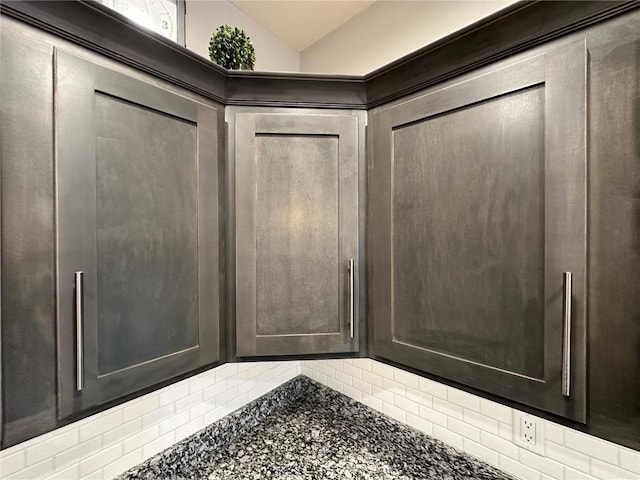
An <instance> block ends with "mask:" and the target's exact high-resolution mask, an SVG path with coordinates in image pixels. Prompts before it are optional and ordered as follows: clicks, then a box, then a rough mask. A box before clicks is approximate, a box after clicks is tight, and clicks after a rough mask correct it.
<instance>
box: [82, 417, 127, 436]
mask: <svg viewBox="0 0 640 480" xmlns="http://www.w3.org/2000/svg"><path fill="white" fill-rule="evenodd" d="M118 425H122V409H117V410H116V411H114V412H109V413H107V414H106V415H101V416H98V418H96V419H95V420H93V421H91V422H86V423H84V424H83V425H82V426H81V427H80V442H86V441H87V440H89V439H91V438H93V437H96V436H99V435H100V434H102V433H104V432H106V431H107V430H111V429H112V428H115V427H117V426H118Z"/></svg>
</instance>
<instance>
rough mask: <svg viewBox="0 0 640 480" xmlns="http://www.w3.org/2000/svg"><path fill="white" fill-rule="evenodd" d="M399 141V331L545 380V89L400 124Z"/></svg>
mask: <svg viewBox="0 0 640 480" xmlns="http://www.w3.org/2000/svg"><path fill="white" fill-rule="evenodd" d="M452 132H455V133H453V135H454V136H455V138H454V137H453V136H452ZM393 145H394V146H393V149H394V150H393V152H394V157H393V168H394V173H393V178H394V184H393V211H392V216H393V226H392V228H393V231H392V235H393V247H392V248H393V259H392V261H393V275H394V278H393V285H392V288H393V309H394V310H393V318H394V319H395V325H394V336H395V338H396V339H397V340H399V341H402V342H405V343H409V344H415V345H418V346H420V347H422V348H426V349H430V350H434V351H440V352H443V353H446V354H449V355H454V356H457V357H461V358H466V359H468V360H472V361H475V362H479V363H482V364H487V365H491V366H493V367H496V368H500V369H503V370H507V371H510V372H515V373H519V374H522V375H527V376H530V377H534V378H542V377H543V376H544V359H543V352H544V350H543V348H542V345H543V341H544V338H543V333H544V332H543V326H544V322H543V316H544V308H543V304H544V289H543V277H544V276H543V273H544V88H543V87H537V88H533V89H529V90H525V91H523V92H517V93H513V94H511V95H508V96H504V97H501V98H498V99H494V100H491V101H488V102H485V103H482V104H479V105H475V106H473V107H469V108H466V109H463V110H460V111H455V112H452V113H449V114H444V115H442V116H438V117H435V118H432V119H427V120H424V121H422V122H420V123H417V124H413V125H410V126H405V127H401V128H398V129H396V130H395V131H394V134H393Z"/></svg>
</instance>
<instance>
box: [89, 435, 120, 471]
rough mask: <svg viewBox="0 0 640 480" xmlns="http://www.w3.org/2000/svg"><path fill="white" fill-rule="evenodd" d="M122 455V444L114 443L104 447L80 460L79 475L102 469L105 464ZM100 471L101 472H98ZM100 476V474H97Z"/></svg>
mask: <svg viewBox="0 0 640 480" xmlns="http://www.w3.org/2000/svg"><path fill="white" fill-rule="evenodd" d="M121 457H122V444H120V443H116V444H115V445H112V446H111V447H109V448H104V449H102V450H101V451H100V453H97V454H95V455H92V456H91V457H89V458H87V459H85V460H83V461H81V462H80V476H81V477H84V476H85V475H89V474H92V473H93V472H96V471H97V470H100V469H102V467H104V466H105V465H108V464H109V463H111V462H114V461H116V460H117V459H118V458H121ZM100 473H102V472H100ZM99 476H102V475H99Z"/></svg>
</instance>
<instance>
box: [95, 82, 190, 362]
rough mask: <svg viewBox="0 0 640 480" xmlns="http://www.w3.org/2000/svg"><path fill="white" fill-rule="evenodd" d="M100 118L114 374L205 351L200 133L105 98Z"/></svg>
mask: <svg viewBox="0 0 640 480" xmlns="http://www.w3.org/2000/svg"><path fill="white" fill-rule="evenodd" d="M95 114H96V189H97V201H96V215H97V221H96V224H97V225H96V227H97V238H96V240H97V274H98V277H97V297H98V298H99V302H98V311H97V322H98V372H99V375H104V374H108V373H112V372H114V371H116V370H120V369H123V368H127V367H132V366H135V365H137V364H139V363H142V362H146V361H150V360H153V359H154V358H158V357H162V356H164V355H169V354H171V353H174V352H176V351H180V350H184V349H187V348H192V347H195V346H197V345H198V303H197V299H198V229H197V219H198V198H197V192H198V188H197V156H196V150H197V138H196V137H197V127H196V126H195V125H194V124H192V123H190V122H185V121H182V120H178V119H176V118H173V117H170V116H167V115H164V114H162V113H160V112H157V111H150V110H146V109H144V108H141V107H140V106H137V105H132V104H128V103H125V102H122V101H119V100H117V99H114V98H112V97H108V96H105V95H101V94H96V97H95ZM123 119H127V121H126V122H125V121H123ZM138 319H150V320H151V321H140V320H138Z"/></svg>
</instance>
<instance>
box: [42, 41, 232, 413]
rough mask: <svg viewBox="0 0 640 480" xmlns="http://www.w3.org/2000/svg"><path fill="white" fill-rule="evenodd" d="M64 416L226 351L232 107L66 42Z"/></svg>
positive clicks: (60, 193) (61, 72) (61, 181)
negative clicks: (115, 66) (223, 247)
mask: <svg viewBox="0 0 640 480" xmlns="http://www.w3.org/2000/svg"><path fill="white" fill-rule="evenodd" d="M55 99H56V103H55V120H54V123H55V132H56V141H55V144H56V174H57V210H56V211H57V216H56V220H57V265H58V269H57V272H58V275H57V302H58V359H59V361H58V389H59V415H60V417H65V416H67V415H70V414H72V413H74V412H77V411H79V410H83V409H86V408H87V407H91V406H94V405H98V404H101V403H104V402H107V401H109V400H113V399H115V398H118V397H120V396H123V395H125V394H128V393H132V392H135V391H138V390H140V389H142V388H144V387H147V386H150V385H153V384H156V383H158V382H161V381H164V380H167V379H169V378H171V377H174V376H176V375H179V374H183V373H187V372H189V371H191V370H194V369H196V368H198V367H202V366H204V365H208V364H213V363H215V362H217V361H219V360H220V356H219V354H220V349H219V332H218V329H219V297H218V292H219V278H218V267H219V265H218V249H219V246H218V245H219V238H218V237H219V235H218V205H217V199H218V111H217V109H216V108H214V107H212V106H210V105H205V104H204V103H199V102H196V101H194V100H191V99H188V98H186V97H182V96H180V95H178V94H177V93H175V92H172V91H169V90H166V89H162V88H159V87H156V86H153V85H150V84H147V83H145V82H143V81H141V80H138V79H134V78H131V77H128V76H126V75H124V74H122V73H118V72H115V71H112V70H109V69H107V68H104V67H101V66H98V65H96V64H94V63H92V62H90V61H88V60H84V59H82V58H80V57H77V56H75V55H72V54H69V53H66V52H64V51H60V50H57V51H56V54H55Z"/></svg>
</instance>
